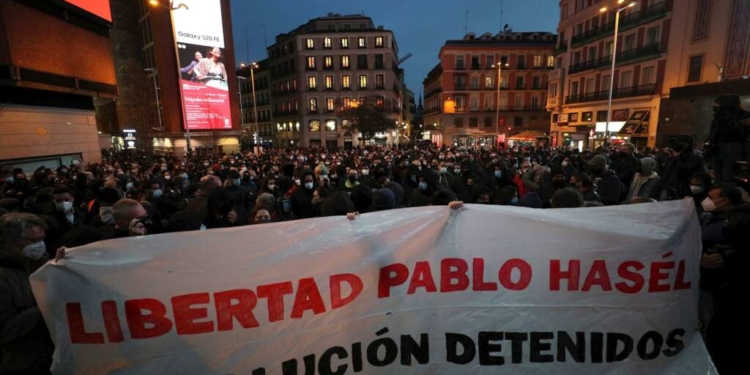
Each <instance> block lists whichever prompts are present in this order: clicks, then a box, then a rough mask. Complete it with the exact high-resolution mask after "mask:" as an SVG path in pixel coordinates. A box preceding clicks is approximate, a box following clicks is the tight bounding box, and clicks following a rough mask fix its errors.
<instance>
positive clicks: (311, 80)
mask: <svg viewBox="0 0 750 375" xmlns="http://www.w3.org/2000/svg"><path fill="white" fill-rule="evenodd" d="M316 78H317V77H315V76H309V77H307V89H308V90H315V89H317V88H318V81H317V79H316Z"/></svg>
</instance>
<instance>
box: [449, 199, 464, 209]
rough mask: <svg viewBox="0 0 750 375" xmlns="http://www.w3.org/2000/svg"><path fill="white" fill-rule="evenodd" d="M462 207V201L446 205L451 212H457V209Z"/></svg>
mask: <svg viewBox="0 0 750 375" xmlns="http://www.w3.org/2000/svg"><path fill="white" fill-rule="evenodd" d="M463 206H464V202H462V201H453V202H450V203H448V207H450V208H451V210H458V209H461V207H463Z"/></svg>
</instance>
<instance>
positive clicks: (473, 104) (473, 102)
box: [469, 96, 479, 111]
mask: <svg viewBox="0 0 750 375" xmlns="http://www.w3.org/2000/svg"><path fill="white" fill-rule="evenodd" d="M469 107H470V108H471V110H472V111H478V110H479V98H477V97H476V96H472V97H471V98H470V99H469Z"/></svg>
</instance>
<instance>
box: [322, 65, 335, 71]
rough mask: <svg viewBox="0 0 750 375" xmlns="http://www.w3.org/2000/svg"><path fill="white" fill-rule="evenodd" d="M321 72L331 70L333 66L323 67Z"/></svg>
mask: <svg viewBox="0 0 750 375" xmlns="http://www.w3.org/2000/svg"><path fill="white" fill-rule="evenodd" d="M323 70H333V65H331V66H324V67H323Z"/></svg>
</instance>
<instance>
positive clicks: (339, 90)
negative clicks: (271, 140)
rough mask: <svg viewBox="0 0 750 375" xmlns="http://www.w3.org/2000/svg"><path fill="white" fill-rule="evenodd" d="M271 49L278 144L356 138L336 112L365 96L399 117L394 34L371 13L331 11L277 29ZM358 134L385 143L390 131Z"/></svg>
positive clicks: (342, 143)
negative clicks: (285, 29) (372, 135)
mask: <svg viewBox="0 0 750 375" xmlns="http://www.w3.org/2000/svg"><path fill="white" fill-rule="evenodd" d="M268 53H269V56H270V58H269V62H270V67H271V90H272V94H271V95H272V98H273V99H272V105H273V109H272V115H273V122H274V125H275V131H276V145H277V146H279V147H288V146H301V147H326V148H337V147H352V146H353V145H356V144H358V143H359V137H358V133H357V132H356V131H355V129H352V128H351V126H350V125H349V124H347V123H346V121H342V120H341V119H340V118H339V117H338V115H337V113H338V112H339V111H340V110H341V109H344V108H349V107H351V106H352V105H356V103H357V102H359V101H362V100H363V99H365V98H367V97H375V98H376V100H377V105H379V106H381V107H382V108H383V109H384V110H386V111H388V113H389V114H390V118H391V119H392V120H393V121H394V122H396V121H399V122H402V121H403V119H402V111H403V107H404V93H403V90H402V87H403V84H402V77H403V71H402V70H400V69H399V67H398V45H397V43H396V38H395V35H394V34H393V32H392V31H390V30H386V29H384V28H383V27H382V26H377V27H376V26H375V24H374V23H373V21H372V19H371V18H370V17H366V16H361V15H339V14H333V13H329V14H328V15H327V16H326V17H319V18H315V19H312V20H310V21H309V22H307V23H306V24H304V25H301V26H299V27H298V28H296V29H294V30H292V31H290V32H289V33H286V34H281V35H278V36H277V37H276V42H275V43H274V44H273V45H272V46H269V47H268ZM363 141H365V142H373V143H390V142H394V136H393V135H391V134H378V135H377V136H376V137H375V138H374V139H372V140H363Z"/></svg>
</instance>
